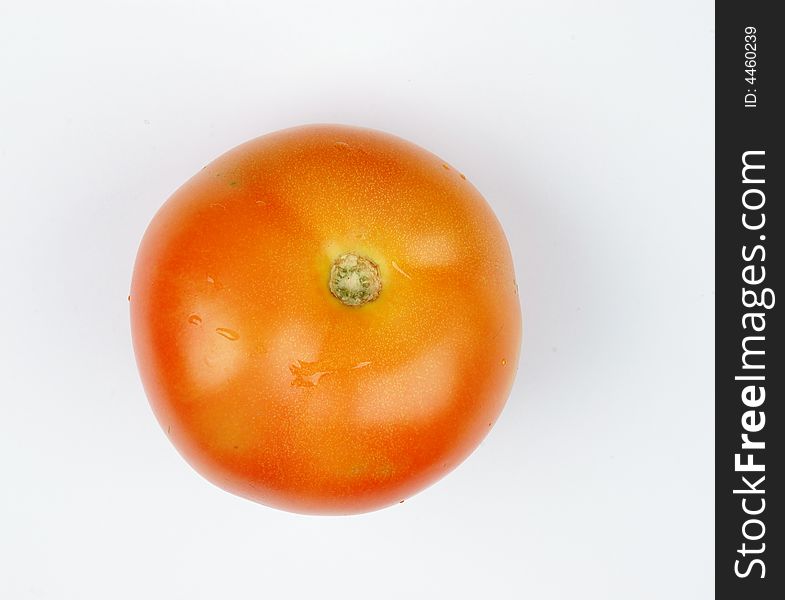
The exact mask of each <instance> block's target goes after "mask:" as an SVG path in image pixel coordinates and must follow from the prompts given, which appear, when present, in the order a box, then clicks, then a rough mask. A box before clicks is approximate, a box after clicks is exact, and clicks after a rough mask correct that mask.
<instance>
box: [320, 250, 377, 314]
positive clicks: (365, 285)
mask: <svg viewBox="0 0 785 600" xmlns="http://www.w3.org/2000/svg"><path fill="white" fill-rule="evenodd" d="M329 286H330V292H331V293H332V295H333V296H335V297H336V298H338V300H340V301H341V302H342V303H343V304H345V305H346V306H362V305H363V304H367V303H368V302H373V301H374V300H376V299H377V298H378V297H379V294H380V293H381V291H382V278H381V275H380V274H379V267H378V265H377V264H376V263H375V262H373V261H372V260H369V259H367V258H365V257H364V256H359V255H357V254H353V253H351V252H348V253H346V254H341V255H340V256H338V257H337V258H336V259H335V260H334V261H333V266H332V268H331V269H330V282H329Z"/></svg>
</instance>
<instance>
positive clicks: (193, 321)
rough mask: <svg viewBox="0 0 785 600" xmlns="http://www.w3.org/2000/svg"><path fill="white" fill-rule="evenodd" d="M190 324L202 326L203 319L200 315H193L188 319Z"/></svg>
mask: <svg viewBox="0 0 785 600" xmlns="http://www.w3.org/2000/svg"><path fill="white" fill-rule="evenodd" d="M188 322H189V323H190V324H191V325H201V324H202V317H200V316H199V315H191V316H190V317H188Z"/></svg>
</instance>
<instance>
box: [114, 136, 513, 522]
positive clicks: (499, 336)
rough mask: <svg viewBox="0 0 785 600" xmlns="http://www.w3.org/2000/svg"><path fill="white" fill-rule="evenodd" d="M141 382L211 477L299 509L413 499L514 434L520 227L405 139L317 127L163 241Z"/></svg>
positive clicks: (266, 144) (147, 304)
mask: <svg viewBox="0 0 785 600" xmlns="http://www.w3.org/2000/svg"><path fill="white" fill-rule="evenodd" d="M130 306H131V325H132V334H133V343H134V349H135V353H136V358H137V362H138V365H139V370H140V372H141V376H142V380H143V383H144V387H145V390H146V392H147V395H148V397H149V400H150V404H151V405H152V408H153V410H154V412H155V415H156V417H157V418H158V420H159V422H160V424H161V426H162V427H163V429H164V431H166V434H167V435H168V436H169V438H170V439H171V441H172V442H173V444H174V445H175V446H176V447H177V449H178V450H179V451H180V453H181V454H182V455H183V456H184V457H185V459H186V460H187V461H188V462H189V463H190V464H191V465H192V466H193V467H194V468H195V469H196V470H197V471H198V472H200V473H201V474H202V475H204V476H205V477H206V478H207V479H209V480H210V481H212V482H213V483H215V484H216V485H218V486H220V487H222V488H224V489H226V490H229V491H231V492H233V493H235V494H238V495H240V496H244V497H246V498H250V499H252V500H256V501H258V502H261V503H263V504H266V505H269V506H273V507H277V508H281V509H285V510H291V511H296V512H304V513H317V514H349V513H357V512H364V511H369V510H374V509H377V508H381V507H384V506H386V505H390V504H393V503H397V502H400V501H401V500H404V499H405V498H407V497H409V496H411V495H412V494H414V493H416V492H417V491H419V490H421V489H423V488H424V487H426V486H428V485H429V484H431V483H433V482H434V481H436V480H437V479H439V478H440V477H442V476H443V475H444V474H445V473H447V472H448V471H450V470H451V469H452V468H454V467H455V466H456V465H457V464H458V463H460V462H461V461H462V460H463V459H464V458H466V456H468V455H469V454H470V453H471V452H472V450H474V448H475V447H476V446H477V445H478V444H479V443H480V441H481V440H482V439H483V437H484V436H485V435H486V433H487V432H488V431H489V428H490V427H491V425H492V424H493V423H494V421H495V419H496V418H497V417H498V415H499V413H500V411H501V410H502V407H503V405H504V403H505V401H506V398H507V396H508V394H509V391H510V387H511V385H512V381H513V378H514V375H515V370H516V365H517V360H518V352H519V347H520V340H521V315H520V308H519V302H518V291H517V286H516V283H515V278H514V273H513V264H512V260H511V257H510V251H509V248H508V245H507V241H506V239H505V237H504V233H503V231H502V228H501V227H500V225H499V222H498V221H497V219H496V218H495V216H494V214H493V212H492V211H491V209H490V207H489V206H488V204H487V203H486V202H485V200H484V199H483V197H482V196H481V195H480V194H479V193H478V191H477V190H476V189H475V188H474V187H473V186H472V185H471V184H470V183H469V182H468V181H467V179H466V177H464V175H462V174H461V173H460V172H459V171H457V170H456V169H455V168H453V167H452V166H450V165H449V164H447V163H446V162H445V161H443V160H442V159H440V158H438V157H437V156H435V155H433V154H431V153H429V152H427V151H425V150H423V149H422V148H419V147H418V146H415V145H414V144H411V143H409V142H406V141H404V140H402V139H400V138H397V137H394V136H391V135H388V134H385V133H381V132H378V131H373V130H369V129H360V128H355V127H346V126H334V125H318V126H317V125H314V126H304V127H298V128H294V129H288V130H284V131H280V132H276V133H273V134H270V135H266V136H263V137H260V138H257V139H255V140H252V141H250V142H248V143H246V144H243V145H241V146H239V147H237V148H235V149H233V150H231V151H229V152H228V153H226V154H224V155H223V156H221V157H220V158H218V159H217V160H216V161H214V162H213V163H211V164H210V165H208V166H207V167H205V168H204V169H202V170H201V171H200V172H199V173H198V174H197V175H196V176H194V177H193V178H192V179H191V180H190V181H188V182H187V183H186V184H185V185H184V186H183V187H181V188H180V189H179V190H177V192H175V194H174V195H173V196H172V197H171V198H170V199H169V200H168V201H167V202H166V203H165V204H164V205H163V207H162V208H161V209H160V211H159V212H158V214H156V216H155V217H154V219H153V221H152V222H151V224H150V226H149V228H148V230H147V232H146V233H145V235H144V239H143V240H142V243H141V246H140V248H139V254H138V256H137V260H136V265H135V268H134V274H133V281H132V284H131V304H130Z"/></svg>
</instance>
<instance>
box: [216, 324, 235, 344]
mask: <svg viewBox="0 0 785 600" xmlns="http://www.w3.org/2000/svg"><path fill="white" fill-rule="evenodd" d="M215 333H217V334H218V335H221V336H223V337H225V338H226V339H227V340H229V341H232V342H233V341H235V340H237V339H239V338H240V334H239V333H237V332H236V331H235V330H234V329H227V328H226V327H218V328H217V329H216V330H215Z"/></svg>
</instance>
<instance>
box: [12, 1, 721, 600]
mask: <svg viewBox="0 0 785 600" xmlns="http://www.w3.org/2000/svg"><path fill="white" fill-rule="evenodd" d="M713 27H714V9H713V3H712V2H710V1H708V0H688V1H685V0H663V1H661V2H637V1H630V0H615V1H614V0H606V1H604V2H592V1H587V0H519V1H512V0H510V1H509V2H504V1H501V0H497V1H487V0H486V1H482V2H479V1H478V2H468V1H458V0H456V1H450V2H434V1H430V2H428V1H422V0H421V1H419V2H373V1H371V0H357V1H347V0H331V1H329V2H328V1H324V2H310V3H306V2H298V1H292V0H288V1H281V0H279V1H276V2H264V1H261V0H256V1H253V2H251V1H247V2H240V1H231V0H221V1H209V2H206V1H195V0H188V1H168V2H162V1H160V0H159V1H152V0H151V1H145V2H107V1H94V2H90V1H87V0H71V1H68V2H60V1H48V2H35V1H33V0H31V1H29V2H13V1H11V0H0V324H1V325H2V341H1V342H0V371H1V375H2V387H1V388H0V390H2V391H0V394H2V399H1V400H0V402H1V403H2V404H1V409H2V410H1V411H0V478H1V479H0V597H2V598H8V599H9V600H17V599H27V598H51V599H57V600H69V599H102V600H103V599H113V600H114V599H121V600H122V599H126V598H127V599H134V600H137V599H140V598H150V599H154V600H155V599H159V598H161V599H163V598H166V599H180V598H182V599H189V600H191V599H201V598H205V599H208V598H210V599H212V598H222V599H223V598H227V599H228V598H341V599H346V598H348V599H354V598H357V599H363V600H365V599H369V598H373V599H387V598H395V599H399V598H427V599H430V598H434V599H435V598H458V599H460V598H489V599H496V598H500V599H506V598H529V599H536V600H549V599H568V600H572V599H576V598H581V599H587V598H592V599H593V598H596V599H603V600H607V599H611V600H615V599H623V600H630V599H649V598H651V599H661V598H669V599H689V600H700V599H706V598H711V597H713V581H712V580H713V552H714V534H713V517H714V511H713V486H714V480H713V469H714V466H713V387H714V386H713V342H714V334H713V314H714V312H713V311H714V308H713V307H714V298H713V284H714V283H713V282H714V279H713V278H714V275H713V271H714V266H713V265H714V259H713V244H714V234H713V226H714V218H713V214H714V213H713V146H714V133H713V120H714V108H713V103H714V92H713V83H714V79H713V73H714V56H713V44H714V34H713ZM308 122H340V123H349V124H356V125H362V126H367V127H373V128H378V129H382V130H386V131H389V132H392V133H395V134H397V135H400V136H402V137H404V138H407V139H410V140H412V141H414V142H416V143H418V144H420V145H422V146H424V147H426V148H428V149H429V150H431V151H433V152H435V153H436V154H439V155H441V156H442V157H443V158H444V159H445V160H448V161H449V162H450V163H451V164H454V165H456V167H458V168H459V169H460V170H461V171H463V172H465V173H466V174H467V175H468V177H469V179H470V180H471V181H472V182H473V183H474V184H475V185H476V186H477V187H478V188H479V189H480V191H481V192H483V194H484V195H485V196H486V198H487V199H488V201H489V202H490V204H491V205H492V206H493V208H494V210H495V211H496V214H497V215H498V217H499V219H500V220H501V222H502V223H503V225H504V227H505V229H506V231H507V233H508V236H509V239H510V242H511V246H512V249H513V254H514V256H515V261H516V268H517V273H518V280H519V283H520V289H521V296H522V299H523V303H524V315H525V325H526V330H525V340H524V353H523V359H522V363H521V367H520V373H519V378H518V380H517V383H516V385H515V388H514V390H513V393H512V396H511V397H510V400H509V403H508V405H507V408H506V409H505V412H504V414H503V415H502V418H501V419H500V420H499V421H498V424H497V425H496V426H495V428H494V429H493V431H492V432H491V433H490V435H489V437H488V438H487V439H486V441H485V442H484V443H483V444H482V445H481V446H480V448H479V449H478V450H477V452H475V454H474V455H472V457H471V458H470V459H469V460H467V461H466V462H465V463H464V464H463V465H462V466H461V467H459V468H458V469H457V470H456V471H454V472H453V473H452V474H450V475H449V476H448V477H447V478H445V479H444V480H442V481H441V482H439V483H438V484H436V485H435V486H433V487H432V488H430V489H428V490H426V491H425V492H423V493H421V494H419V495H418V496H415V497H414V498H412V499H410V500H409V501H407V502H406V503H405V504H403V505H399V506H395V507H393V508H390V509H387V510H383V511H380V512H377V513H372V514H368V515H363V516H359V517H350V518H323V517H304V516H298V515H291V514H287V513H283V512H279V511H276V510H272V509H268V508H266V507H263V506H260V505H256V504H253V503H251V502H248V501H246V500H242V499H239V498H236V497H234V496H231V495H229V494H227V493H224V492H222V491H220V490H218V489H217V488H215V487H213V486H212V485H210V484H208V483H206V482H205V481H204V480H202V479H201V478H200V477H199V476H198V475H196V474H195V473H194V472H193V471H192V470H191V469H190V468H189V467H188V466H187V465H186V464H185V463H184V462H183V461H182V460H181V459H180V457H179V456H178V454H177V453H176V452H175V450H174V449H173V447H172V446H171V445H170V444H169V442H168V441H167V439H166V438H165V436H164V435H163V433H162V432H161V431H160V429H159V427H158V425H157V423H156V422H155V420H154V418H153V416H152V414H151V411H150V410H149V408H148V405H147V402H146V399H145V397H144V393H143V391H142V387H141V385H140V382H139V378H138V376H137V373H136V367H135V364H134V359H133V354H132V350H131V343H130V334H129V326H128V303H127V301H126V296H127V294H128V287H129V281H130V274H131V268H132V264H133V260H134V256H135V252H136V248H137V245H138V242H139V240H140V237H141V235H142V233H143V231H144V228H145V226H146V225H147V223H148V221H149V219H150V218H151V217H152V215H153V213H154V211H155V210H156V209H157V208H158V206H159V205H160V204H161V203H162V202H163V201H164V200H165V199H166V197H167V196H168V195H169V194H170V193H171V192H172V191H174V190H175V189H176V188H177V187H178V186H179V185H180V184H181V183H183V182H184V181H185V180H186V179H187V178H189V177H190V176H191V175H192V174H194V173H195V172H197V171H198V170H199V169H200V168H201V167H202V166H203V165H204V164H206V163H207V162H209V161H210V160H212V159H213V158H215V157H216V156H218V155H219V154H221V153H222V152H224V151H226V150H227V149H229V148H230V147H232V146H234V145H236V144H239V143H241V142H243V141H245V140H247V139H249V138H252V137H255V136H257V135H261V134H263V133H267V132H269V131H273V130H276V129H281V128H284V127H289V126H293V125H297V124H301V123H308Z"/></svg>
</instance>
